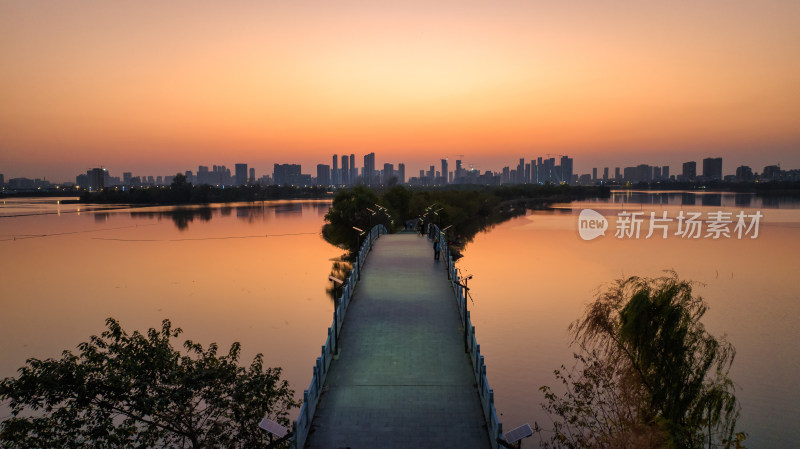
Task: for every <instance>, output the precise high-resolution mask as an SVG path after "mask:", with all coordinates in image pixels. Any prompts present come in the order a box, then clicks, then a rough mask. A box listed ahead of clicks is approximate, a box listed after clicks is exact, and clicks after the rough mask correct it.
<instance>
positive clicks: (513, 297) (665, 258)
mask: <svg viewBox="0 0 800 449" xmlns="http://www.w3.org/2000/svg"><path fill="white" fill-rule="evenodd" d="M799 206H800V204H798V203H797V202H793V201H791V200H785V199H784V200H779V199H767V200H766V201H764V200H761V199H759V198H756V197H754V196H752V195H733V194H698V195H696V194H685V193H682V192H671V193H660V194H649V193H633V194H627V193H622V194H614V195H613V197H612V198H610V199H608V200H596V201H592V202H575V203H572V204H561V205H556V207H555V208H554V209H553V210H547V211H535V212H532V213H529V214H528V215H526V216H524V217H518V218H516V219H513V220H511V221H509V222H506V223H503V224H501V225H499V226H497V227H495V228H494V229H492V230H491V231H490V232H486V233H482V234H479V235H478V236H477V237H476V238H475V240H474V242H472V243H471V244H469V245H468V247H467V249H466V251H465V253H464V257H463V258H462V259H461V260H460V261H459V263H458V264H457V265H458V266H459V267H460V268H461V270H462V273H463V274H473V275H474V278H473V279H472V280H471V281H470V287H471V288H472V294H473V296H474V301H475V302H474V303H471V304H470V306H471V307H472V311H473V312H472V317H473V322H474V323H475V326H476V329H477V337H478V341H479V342H480V343H481V353H482V354H485V355H486V363H487V366H488V368H487V376H488V378H489V382H490V384H491V385H492V386H493V388H494V390H495V399H496V404H497V409H498V413H502V414H503V416H502V420H503V425H504V428H505V429H509V430H510V429H512V428H514V427H516V426H518V425H521V424H523V423H525V422H530V423H531V425H533V422H534V421H537V422H539V423H540V424H543V425H545V426H546V425H548V424H549V423H550V421H549V419H548V417H547V415H546V414H544V412H543V411H542V409H541V407H540V406H539V404H540V403H541V402H542V401H543V397H542V394H541V392H540V391H539V390H538V388H539V387H540V386H542V385H550V386H552V387H557V385H556V380H555V377H554V376H553V370H554V369H557V368H559V367H560V366H561V365H562V364H564V365H566V366H567V367H571V366H572V365H573V359H572V352H573V351H572V349H571V348H570V347H569V343H570V341H571V340H570V336H569V334H568V333H567V327H568V326H569V324H570V323H572V322H574V321H575V320H576V319H577V318H579V317H580V316H581V315H582V314H583V312H584V310H585V307H586V305H587V304H588V303H589V302H590V301H591V300H592V299H593V298H594V296H595V294H596V292H597V291H598V289H599V288H603V286H604V285H607V284H608V283H610V282H611V281H613V280H614V279H618V278H622V277H627V276H632V275H637V276H647V277H658V276H661V275H663V274H664V272H663V270H667V269H670V270H675V271H676V272H677V273H678V275H679V276H680V277H681V278H682V279H687V280H694V281H698V282H701V283H703V284H704V285H702V286H698V287H697V288H696V289H695V292H696V293H698V294H700V295H701V296H702V297H703V298H705V299H706V301H707V303H708V304H709V311H708V312H707V313H706V315H705V317H704V322H705V324H706V327H707V329H708V331H709V332H711V333H712V334H714V335H718V336H719V335H723V334H727V339H728V341H730V342H731V343H732V344H733V345H734V346H735V347H736V350H737V354H736V359H735V361H734V364H733V368H732V370H731V373H730V374H731V377H732V379H733V380H734V382H736V384H737V397H738V398H739V399H740V401H741V405H742V416H741V420H740V423H739V427H740V428H741V429H742V430H744V431H746V432H748V433H749V434H750V438H748V441H747V446H748V447H751V448H779V447H780V448H789V447H800V426H798V423H800V385H799V384H798V377H800V346H799V345H798V341H800V292H799V290H798V285H799V284H798V281H797V276H798V273H799V272H800V271H799V270H798V269H800V262H799V260H800V259H798V257H800V209H798V207H799ZM584 208H591V209H593V210H595V211H598V212H600V213H602V214H603V215H604V216H605V217H606V218H607V219H608V221H609V228H608V230H607V232H606V235H605V236H601V237H598V238H597V239H595V240H591V241H584V240H582V239H581V238H580V236H579V233H578V214H579V213H580V211H581V210H583V209H584ZM623 210H625V211H627V212H644V213H645V216H646V217H647V218H646V219H645V222H644V224H643V227H642V233H641V235H640V238H639V239H635V238H622V239H620V238H616V237H615V236H614V235H615V222H616V220H617V218H618V213H619V212H621V211H623ZM681 210H683V211H684V212H685V213H688V212H701V213H702V214H703V217H704V218H705V217H706V216H707V213H708V212H716V211H727V212H732V216H733V217H735V216H736V215H737V214H738V213H739V212H740V211H744V212H745V213H746V214H755V212H756V211H757V210H760V211H761V213H762V214H763V215H764V217H763V218H762V219H761V223H760V228H759V235H758V237H757V238H755V239H751V238H749V237H746V238H743V239H741V240H739V239H737V238H736V237H735V236H734V237H733V238H724V237H723V238H720V239H717V240H714V239H711V238H703V237H701V238H699V239H683V238H681V237H680V236H675V235H674V232H676V231H677V225H676V223H674V222H673V224H672V225H670V227H669V233H668V237H667V238H666V239H664V238H662V237H661V236H662V235H663V234H662V232H661V231H658V232H657V233H656V234H654V237H651V238H650V239H645V236H646V235H647V232H648V229H649V217H650V212H655V213H656V216H657V217H662V214H663V212H664V211H666V212H667V217H668V218H673V219H675V218H676V217H677V216H678V214H679V213H680V211H681ZM733 221H734V224H732V225H730V228H731V230H733V227H734V226H735V222H736V219H735V218H734V219H733ZM702 234H703V235H705V234H706V229H705V227H704V228H703V231H702ZM529 440H533V438H532V439H529ZM524 446H525V447H536V444H535V442H534V441H527V442H526V444H525V445H524Z"/></svg>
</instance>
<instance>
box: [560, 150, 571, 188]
mask: <svg viewBox="0 0 800 449" xmlns="http://www.w3.org/2000/svg"><path fill="white" fill-rule="evenodd" d="M561 182H563V183H566V184H571V183H572V158H571V157H568V156H561Z"/></svg>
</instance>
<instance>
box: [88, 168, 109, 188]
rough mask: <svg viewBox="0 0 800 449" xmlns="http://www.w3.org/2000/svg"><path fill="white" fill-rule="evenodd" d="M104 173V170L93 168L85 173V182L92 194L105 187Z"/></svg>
mask: <svg viewBox="0 0 800 449" xmlns="http://www.w3.org/2000/svg"><path fill="white" fill-rule="evenodd" d="M106 172H107V170H106V169H105V168H93V169H91V170H88V171H87V172H86V182H87V187H88V188H89V190H91V191H93V192H94V191H98V190H100V189H102V188H103V187H105V180H106Z"/></svg>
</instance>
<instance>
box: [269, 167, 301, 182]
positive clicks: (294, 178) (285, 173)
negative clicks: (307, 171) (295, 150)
mask: <svg viewBox="0 0 800 449" xmlns="http://www.w3.org/2000/svg"><path fill="white" fill-rule="evenodd" d="M272 179H273V182H274V183H275V184H276V185H279V186H283V185H300V183H299V182H298V180H299V179H300V165H299V164H275V166H274V170H273V172H272Z"/></svg>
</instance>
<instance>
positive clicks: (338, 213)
mask: <svg viewBox="0 0 800 449" xmlns="http://www.w3.org/2000/svg"><path fill="white" fill-rule="evenodd" d="M377 202H378V195H376V194H375V192H373V191H372V190H371V189H369V188H367V187H364V186H356V187H353V188H352V189H343V190H340V191H339V193H337V194H336V196H335V197H334V198H333V204H332V205H331V208H330V210H329V211H328V213H327V214H325V222H326V223H325V226H324V227H323V228H322V232H323V234H324V235H325V238H326V239H327V240H328V241H329V242H331V243H333V244H334V245H337V246H339V247H342V248H346V249H349V250H350V251H351V252H356V251H358V246H357V245H356V242H357V241H363V239H364V237H363V236H361V235H360V232H359V231H357V230H355V229H353V227H354V226H355V227H357V228H359V229H361V230H363V231H369V230H370V228H371V226H373V225H376V224H378V221H374V220H377V219H374V218H373V213H372V212H370V211H369V209H372V210H375V204H376V203H377Z"/></svg>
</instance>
